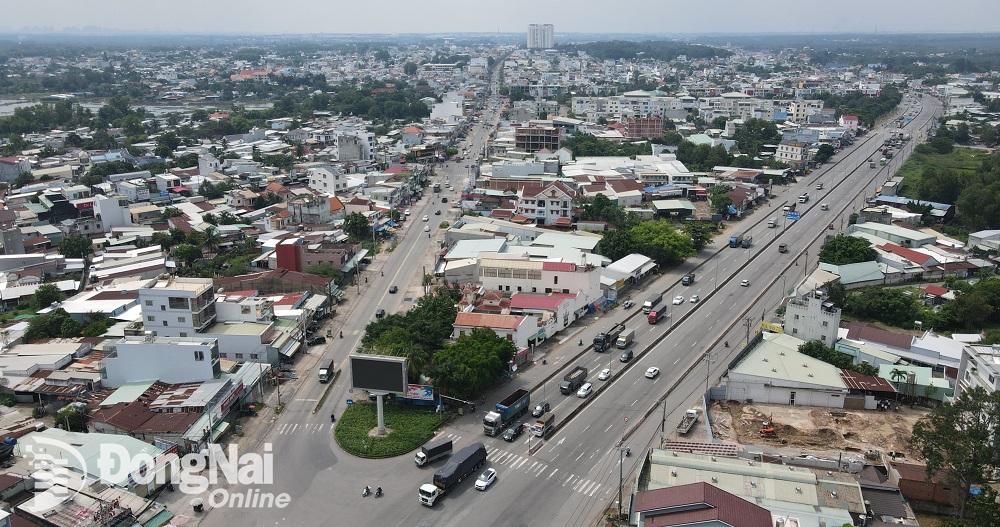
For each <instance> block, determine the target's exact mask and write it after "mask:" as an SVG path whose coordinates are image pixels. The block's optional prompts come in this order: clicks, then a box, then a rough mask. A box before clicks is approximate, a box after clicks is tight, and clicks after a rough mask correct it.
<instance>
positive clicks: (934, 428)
mask: <svg viewBox="0 0 1000 527" xmlns="http://www.w3.org/2000/svg"><path fill="white" fill-rule="evenodd" d="M911 441H912V443H913V445H914V447H916V448H917V450H918V451H920V454H921V455H922V456H923V458H924V460H925V461H926V463H927V474H928V476H931V475H934V474H936V473H938V472H939V471H940V472H943V473H944V477H945V480H946V481H948V482H949V483H951V484H953V485H955V486H957V487H958V488H959V492H958V496H959V503H958V517H959V518H965V513H966V505H967V504H968V502H969V489H970V487H972V486H973V485H985V484H986V483H988V482H989V481H990V478H991V476H992V474H993V473H994V472H995V471H996V470H997V469H1000V456H997V452H1000V391H993V392H986V390H984V389H983V388H981V387H976V388H973V389H971V390H963V391H962V393H961V394H960V395H959V396H958V398H956V399H955V400H954V401H953V402H951V403H944V404H942V405H940V406H938V407H937V408H934V409H933V410H931V412H930V414H929V415H927V416H926V417H924V418H922V419H920V420H919V421H917V423H916V424H915V425H914V426H913V436H912V439H911Z"/></svg>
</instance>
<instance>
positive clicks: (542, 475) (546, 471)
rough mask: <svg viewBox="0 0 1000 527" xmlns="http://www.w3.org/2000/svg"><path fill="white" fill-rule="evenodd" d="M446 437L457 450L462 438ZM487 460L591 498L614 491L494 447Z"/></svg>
mask: <svg viewBox="0 0 1000 527" xmlns="http://www.w3.org/2000/svg"><path fill="white" fill-rule="evenodd" d="M444 437H445V438H447V439H451V440H452V441H453V442H454V443H455V444H456V448H457V444H458V441H459V440H460V439H462V436H461V435H457V434H447V435H445V436H444ZM486 460H487V461H489V462H490V466H492V467H493V468H496V469H498V470H500V469H505V470H515V471H518V472H524V473H527V474H530V475H531V476H533V477H535V478H538V479H544V480H550V481H551V482H552V484H557V483H559V484H560V485H561V486H562V487H565V488H569V489H570V490H572V491H573V492H576V493H578V494H582V495H584V496H587V497H590V498H593V497H594V496H597V495H598V494H601V495H604V496H607V495H608V494H610V493H611V490H612V489H611V488H610V487H608V486H606V485H603V484H602V483H600V482H597V481H593V480H589V479H585V478H581V477H579V476H577V475H576V474H568V473H566V472H562V471H560V470H559V467H554V466H551V465H549V464H548V463H545V462H544V461H539V460H536V459H534V458H532V457H531V456H528V455H521V454H515V453H513V452H508V451H506V450H504V449H502V448H499V447H496V446H492V445H487V446H486ZM602 491H603V492H602Z"/></svg>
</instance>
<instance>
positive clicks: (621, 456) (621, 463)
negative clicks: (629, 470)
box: [618, 447, 625, 519]
mask: <svg viewBox="0 0 1000 527" xmlns="http://www.w3.org/2000/svg"><path fill="white" fill-rule="evenodd" d="M624 484H625V448H622V447H619V448H618V518H619V519H621V517H622V486H623V485H624Z"/></svg>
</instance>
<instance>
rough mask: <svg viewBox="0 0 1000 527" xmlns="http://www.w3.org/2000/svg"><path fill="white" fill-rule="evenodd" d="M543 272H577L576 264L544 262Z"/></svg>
mask: <svg viewBox="0 0 1000 527" xmlns="http://www.w3.org/2000/svg"><path fill="white" fill-rule="evenodd" d="M542 270H543V271H560V272H564V273H572V272H573V271H576V264H575V263H570V262H542Z"/></svg>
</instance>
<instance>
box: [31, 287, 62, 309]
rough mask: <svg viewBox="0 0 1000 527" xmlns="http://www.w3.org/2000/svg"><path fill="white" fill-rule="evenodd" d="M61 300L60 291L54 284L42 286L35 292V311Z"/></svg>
mask: <svg viewBox="0 0 1000 527" xmlns="http://www.w3.org/2000/svg"><path fill="white" fill-rule="evenodd" d="M62 299H63V294H62V291H60V290H59V288H58V287H56V285H55V284H42V285H40V286H38V289H36V290H35V298H34V302H33V303H34V305H35V309H44V308H46V307H49V306H51V305H52V303H53V302H58V301H60V300H62Z"/></svg>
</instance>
